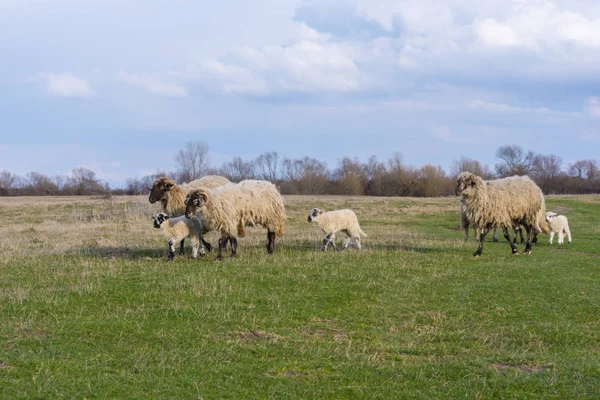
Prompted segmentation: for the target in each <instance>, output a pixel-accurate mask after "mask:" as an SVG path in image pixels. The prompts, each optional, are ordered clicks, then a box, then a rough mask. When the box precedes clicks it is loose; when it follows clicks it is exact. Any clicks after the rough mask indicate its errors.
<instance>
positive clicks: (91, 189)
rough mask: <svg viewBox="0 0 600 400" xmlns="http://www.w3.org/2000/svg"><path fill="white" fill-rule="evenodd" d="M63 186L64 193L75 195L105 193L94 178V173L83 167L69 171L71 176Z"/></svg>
mask: <svg viewBox="0 0 600 400" xmlns="http://www.w3.org/2000/svg"><path fill="white" fill-rule="evenodd" d="M65 186H66V187H65V190H66V191H69V192H72V193H73V194H75V195H83V194H92V193H103V192H104V191H105V187H103V186H102V184H101V183H100V180H99V179H98V178H97V177H96V173H95V172H94V171H92V170H89V169H87V168H84V167H77V168H75V169H74V170H73V171H71V176H70V177H69V178H68V180H67V183H66V185H65Z"/></svg>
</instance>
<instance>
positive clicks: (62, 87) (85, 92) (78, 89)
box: [34, 72, 96, 98]
mask: <svg viewBox="0 0 600 400" xmlns="http://www.w3.org/2000/svg"><path fill="white" fill-rule="evenodd" d="M34 79H35V80H42V81H43V82H45V83H46V89H47V91H48V93H49V94H51V95H52V96H56V97H62V98H89V97H93V96H95V95H96V93H95V92H94V90H93V89H92V88H91V87H90V85H89V84H88V83H87V82H86V81H84V80H83V79H81V78H78V77H77V76H75V75H73V74H72V73H70V72H66V73H62V74H55V73H49V72H41V73H39V74H37V75H35V76H34Z"/></svg>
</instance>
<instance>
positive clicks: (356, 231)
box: [308, 208, 367, 251]
mask: <svg viewBox="0 0 600 400" xmlns="http://www.w3.org/2000/svg"><path fill="white" fill-rule="evenodd" d="M308 222H316V223H317V225H318V226H319V227H320V228H321V230H322V231H323V233H325V235H326V236H325V238H324V239H323V247H321V250H323V251H326V250H327V246H328V245H330V244H331V246H332V247H333V250H336V251H337V250H338V247H337V246H336V245H335V234H336V233H337V232H340V231H342V232H344V233H345V234H346V236H348V237H347V238H346V239H344V242H343V243H342V250H344V249H347V248H348V246H349V245H350V244H353V245H354V246H355V247H356V248H357V249H359V250H360V249H361V247H362V246H361V244H360V237H361V236H363V237H367V234H366V233H364V232H363V231H362V229H360V226H359V225H358V218H357V217H356V214H355V213H354V211H352V210H348V209H346V210H336V211H328V212H325V211H323V210H320V209H318V208H313V209H312V210H310V213H309V214H308ZM351 239H354V242H351V241H350V240H351Z"/></svg>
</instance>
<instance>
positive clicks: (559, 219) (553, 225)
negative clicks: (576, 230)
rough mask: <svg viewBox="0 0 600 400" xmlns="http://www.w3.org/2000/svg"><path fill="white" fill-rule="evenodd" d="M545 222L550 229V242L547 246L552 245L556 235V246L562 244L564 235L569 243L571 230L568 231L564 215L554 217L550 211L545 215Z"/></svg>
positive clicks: (567, 222)
mask: <svg viewBox="0 0 600 400" xmlns="http://www.w3.org/2000/svg"><path fill="white" fill-rule="evenodd" d="M546 221H547V222H548V226H549V227H550V240H549V241H548V245H551V244H552V240H553V239H554V234H555V233H558V244H563V241H564V234H565V233H566V234H567V241H568V242H569V243H571V230H570V229H569V221H568V220H567V217H565V216H564V215H556V213H554V212H552V211H548V212H547V213H546Z"/></svg>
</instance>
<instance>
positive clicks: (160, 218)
mask: <svg viewBox="0 0 600 400" xmlns="http://www.w3.org/2000/svg"><path fill="white" fill-rule="evenodd" d="M152 219H153V220H154V227H155V228H156V229H159V228H160V226H161V225H162V223H163V222H165V221H166V220H168V219H169V216H168V215H167V214H165V213H163V212H161V213H158V214H156V215H155V216H154V217H152Z"/></svg>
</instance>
